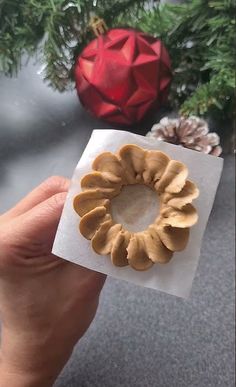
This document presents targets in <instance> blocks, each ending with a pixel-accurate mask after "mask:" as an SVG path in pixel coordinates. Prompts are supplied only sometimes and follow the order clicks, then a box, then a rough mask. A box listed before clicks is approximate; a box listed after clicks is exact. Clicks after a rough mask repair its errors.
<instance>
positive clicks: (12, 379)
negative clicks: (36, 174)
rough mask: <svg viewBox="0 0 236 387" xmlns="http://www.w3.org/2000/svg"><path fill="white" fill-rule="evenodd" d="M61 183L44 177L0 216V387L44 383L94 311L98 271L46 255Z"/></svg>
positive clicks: (64, 185)
mask: <svg viewBox="0 0 236 387" xmlns="http://www.w3.org/2000/svg"><path fill="white" fill-rule="evenodd" d="M68 186H69V181H68V180H66V179H65V178H62V177H53V178H50V179H48V180H47V181H45V182H44V183H42V184H41V185H40V186H39V187H37V188H36V189H35V190H34V191H32V192H31V193H30V194H29V195H28V196H26V198H24V199H23V200H22V201H21V202H20V203H18V204H17V205H16V206H15V207H14V208H12V209H11V210H10V211H8V212H7V213H5V214H3V215H2V216H0V319H1V321H2V337H1V348H0V350H1V351H0V387H5V386H7V387H8V386H11V387H31V386H32V387H35V386H37V387H38V386H40V387H42V386H43V387H47V386H51V385H52V383H53V381H54V380H55V378H56V377H57V375H58V374H59V372H60V371H61V369H62V367H63V366H64V364H65V363H66V362H67V360H68V359H69V357H70V355H71V352H72V350H73V347H74V345H75V344H76V342H77V341H78V339H79V338H80V337H81V336H82V335H83V334H84V333H85V331H86V330H87V328H88V326H89V325H90V323H91V321H92V320H93V318H94V315H95V313H96V309H97V306H98V299H99V294H100V291H101V289H102V286H103V284H104V281H105V276H104V275H102V274H99V273H96V272H93V271H91V270H88V269H85V268H82V267H80V266H78V265H75V264H72V263H70V262H67V261H65V260H62V259H60V258H58V257H56V256H54V255H53V254H51V249H52V244H53V240H54V236H55V233H56V229H57V226H58V222H59V219H60V215H61V211H62V208H63V205H64V202H65V198H66V193H67V191H68ZM1 383H2V384H1Z"/></svg>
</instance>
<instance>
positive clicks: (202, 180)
mask: <svg viewBox="0 0 236 387" xmlns="http://www.w3.org/2000/svg"><path fill="white" fill-rule="evenodd" d="M124 144H137V145H139V146H141V147H143V148H145V149H156V150H161V151H163V152H165V153H167V154H168V156H169V157H170V158H171V159H175V160H179V161H182V162H183V163H184V164H186V166H187V167H188V169H189V177H188V178H189V179H190V180H192V181H193V182H195V183H196V185H197V186H198V188H199V190H200V195H199V198H198V199H196V200H195V201H194V203H193V204H194V206H195V207H196V208H197V211H198V215H199V220H198V223H197V224H196V225H194V226H193V227H192V228H191V231H190V238H189V242H188V245H187V247H186V249H185V250H184V251H182V252H178V253H175V254H174V256H173V258H172V259H171V261H170V262H169V263H167V264H165V265H161V264H155V265H153V267H152V268H151V269H149V270H147V271H144V272H139V271H136V270H134V269H132V268H131V267H129V266H127V267H123V268H119V267H115V266H113V264H112V263H111V260H110V257H109V256H101V255H98V254H96V253H95V252H94V251H93V250H92V248H91V242H90V241H88V240H87V239H85V238H84V237H83V236H82V235H81V234H80V232H79V229H78V225H79V221H80V217H79V215H77V214H76V213H75V211H74V209H73V198H74V196H75V195H76V194H78V193H79V192H80V191H81V187H80V179H81V177H82V176H84V175H85V174H87V173H88V172H90V171H91V165H92V162H93V160H94V158H95V157H96V156H97V155H98V154H100V153H101V152H104V151H110V152H116V151H117V150H118V149H119V148H120V147H121V146H122V145H124ZM222 167H223V159H222V158H219V157H215V156H210V155H205V154H203V153H200V152H196V151H192V150H189V149H185V148H182V147H181V146H176V145H172V144H168V143H165V142H162V141H158V140H154V139H153V138H149V137H144V136H140V135H136V134H133V133H129V132H125V131H118V130H106V129H103V130H94V131H93V133H92V136H91V138H90V140H89V142H88V144H87V147H86V148H85V151H84V153H83V155H82V157H81V159H80V160H79V162H78V165H77V167H76V169H75V171H74V174H73V177H72V182H71V187H70V190H69V192H68V195H67V199H66V203H65V206H64V209H63V212H62V216H61V219H60V223H59V226H58V230H57V234H56V237H55V241H54V245H53V250H52V252H53V253H54V254H55V255H57V256H59V257H61V258H64V259H66V260H68V261H71V262H74V263H77V264H78V265H81V266H84V267H87V268H89V269H93V270H95V271H98V272H101V273H105V274H107V275H110V276H113V277H115V278H120V279H123V280H127V281H130V282H133V283H135V284H138V285H141V286H144V287H148V288H153V289H158V290H161V291H163V292H166V293H169V294H173V295H176V296H179V297H183V298H187V297H188V296H189V294H190V291H191V286H192V282H193V278H194V273H195V270H196V268H197V264H198V260H199V256H200V248H201V242H202V237H203V234H204V231H205V228H206V224H207V221H208V217H209V215H210V212H211V208H212V205H213V202H214V197H215V193H216V189H217V186H218V183H219V179H220V175H221V172H222ZM137 187H138V186H136V189H133V187H131V188H129V187H127V189H124V192H122V193H121V194H120V195H119V196H120V197H117V199H113V201H112V203H113V202H114V204H112V211H113V215H114V217H115V220H116V221H119V222H122V223H123V225H124V226H127V228H129V229H130V230H132V231H135V230H136V231H138V230H142V229H145V228H146V226H147V225H148V224H150V223H153V220H154V217H155V216H154V214H155V213H156V211H157V201H156V199H155V198H154V193H153V192H152V191H151V190H150V191H148V189H147V188H146V187H143V186H141V185H140V186H139V187H140V188H137ZM141 206H142V208H141ZM144 210H145V211H144ZM140 214H142V216H141V215H140ZM212 253H214V252H212Z"/></svg>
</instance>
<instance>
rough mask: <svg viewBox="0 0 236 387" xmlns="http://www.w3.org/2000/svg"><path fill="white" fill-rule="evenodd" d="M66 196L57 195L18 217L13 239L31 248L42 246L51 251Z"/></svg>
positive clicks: (63, 194) (62, 194)
mask: <svg viewBox="0 0 236 387" xmlns="http://www.w3.org/2000/svg"><path fill="white" fill-rule="evenodd" d="M66 195H67V193H66V192H60V193H57V194H55V195H53V196H51V197H50V198H49V199H47V200H45V201H43V202H41V203H40V204H38V205H37V206H35V207H33V208H32V209H31V210H29V211H27V212H26V213H24V214H23V215H21V216H19V217H18V218H17V219H16V220H15V230H14V232H15V235H14V237H18V238H20V240H21V241H22V242H23V241H25V243H27V244H28V245H30V246H32V247H34V246H35V247H37V245H38V246H40V245H43V246H47V247H48V248H50V249H51V247H52V244H53V240H54V237H55V234H56V231H57V227H58V223H59V220H60V217H61V213H62V209H63V207H64V204H65V200H66ZM33 245H34V246H33Z"/></svg>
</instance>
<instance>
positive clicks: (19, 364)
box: [0, 328, 65, 387]
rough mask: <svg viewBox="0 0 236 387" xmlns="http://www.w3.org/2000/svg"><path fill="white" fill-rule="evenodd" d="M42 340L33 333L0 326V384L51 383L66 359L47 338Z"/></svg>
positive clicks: (33, 385)
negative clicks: (59, 354)
mask: <svg viewBox="0 0 236 387" xmlns="http://www.w3.org/2000/svg"><path fill="white" fill-rule="evenodd" d="M38 336H40V335H38ZM42 341H43V340H42V339H41V340H40V339H39V337H36V336H35V334H34V335H31V334H22V332H20V333H18V332H17V333H16V332H12V331H8V330H7V329H4V328H3V329H2V335H1V347H0V387H9V386H10V387H42V386H43V387H51V386H52V385H53V382H54V381H55V380H56V378H57V376H58V374H59V373H60V371H61V369H62V368H63V366H64V364H65V362H64V361H63V360H64V359H63V360H62V359H61V358H60V357H58V351H57V350H56V348H55V347H54V346H53V345H49V343H47V340H45V342H42ZM51 344H52V343H51ZM53 347H54V348H53ZM59 353H60V352H59Z"/></svg>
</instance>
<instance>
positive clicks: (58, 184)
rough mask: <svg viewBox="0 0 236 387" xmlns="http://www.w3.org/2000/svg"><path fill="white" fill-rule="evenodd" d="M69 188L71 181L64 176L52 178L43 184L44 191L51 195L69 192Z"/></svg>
mask: <svg viewBox="0 0 236 387" xmlns="http://www.w3.org/2000/svg"><path fill="white" fill-rule="evenodd" d="M68 187H69V180H68V179H66V178H65V177H63V176H50V177H49V178H48V179H47V180H45V181H44V182H43V187H42V188H43V190H44V191H47V192H48V193H49V194H52V195H53V194H55V193H57V192H63V191H67V190H68Z"/></svg>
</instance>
